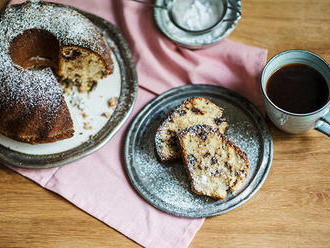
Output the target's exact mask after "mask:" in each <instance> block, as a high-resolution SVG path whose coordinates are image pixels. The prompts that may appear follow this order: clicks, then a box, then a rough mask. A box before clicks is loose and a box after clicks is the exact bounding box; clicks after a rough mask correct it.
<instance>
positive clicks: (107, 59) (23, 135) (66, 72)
mask: <svg viewBox="0 0 330 248" xmlns="http://www.w3.org/2000/svg"><path fill="white" fill-rule="evenodd" d="M0 44H1V46H0V133H1V134H3V135H5V136H8V137H10V138H13V139H15V140H18V141H22V142H27V143H31V144H36V143H47V142H54V141H58V140H62V139H65V138H69V137H72V136H73V133H74V128H73V123H72V119H71V116H70V113H69V110H68V107H67V104H66V102H65V100H64V97H63V95H62V89H61V87H60V85H59V82H64V83H71V84H74V85H76V86H78V87H79V90H80V91H81V92H86V91H89V90H90V89H91V88H92V87H93V86H94V85H95V83H96V81H97V80H98V79H100V78H103V77H105V76H107V75H109V74H111V73H112V70H113V63H112V60H111V55H110V52H109V48H108V47H107V45H106V42H105V40H104V38H103V36H102V35H101V34H100V32H99V31H98V30H97V29H96V27H95V26H94V24H93V23H92V22H91V21H89V20H88V19H87V18H86V17H84V16H83V15H81V14H80V13H78V12H77V11H75V10H73V9H71V8H69V7H66V6H63V5H59V4H54V3H46V2H40V1H32V0H31V1H28V2H25V3H23V4H17V5H12V6H10V7H8V8H7V9H6V10H5V11H4V12H3V13H2V14H1V16H0Z"/></svg>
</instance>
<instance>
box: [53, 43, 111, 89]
mask: <svg viewBox="0 0 330 248" xmlns="http://www.w3.org/2000/svg"><path fill="white" fill-rule="evenodd" d="M109 58H110V57H109ZM109 65H111V66H109ZM112 70H113V64H112V61H111V63H106V62H105V61H103V59H102V58H101V57H100V56H99V55H98V54H96V53H94V52H93V51H91V50H89V49H85V48H81V47H77V46H64V47H61V49H60V56H59V70H58V75H59V76H60V78H61V81H62V83H63V84H64V85H69V84H72V85H75V86H77V87H78V89H79V91H80V92H88V91H90V90H92V89H93V88H94V87H95V86H96V84H97V81H98V80H100V79H102V78H104V77H106V76H108V75H110V74H111V73H112Z"/></svg>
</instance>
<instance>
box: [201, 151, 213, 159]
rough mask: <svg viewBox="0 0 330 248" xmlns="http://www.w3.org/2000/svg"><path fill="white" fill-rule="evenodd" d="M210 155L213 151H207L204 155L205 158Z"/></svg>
mask: <svg viewBox="0 0 330 248" xmlns="http://www.w3.org/2000/svg"><path fill="white" fill-rule="evenodd" d="M210 155H211V153H209V152H207V153H205V154H204V155H203V158H207V157H208V156H210Z"/></svg>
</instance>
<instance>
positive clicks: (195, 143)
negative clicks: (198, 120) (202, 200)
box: [179, 125, 249, 199]
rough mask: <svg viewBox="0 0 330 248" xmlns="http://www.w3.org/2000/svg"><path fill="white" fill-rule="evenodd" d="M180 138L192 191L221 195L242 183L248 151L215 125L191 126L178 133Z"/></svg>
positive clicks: (217, 196)
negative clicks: (213, 126)
mask: <svg viewBox="0 0 330 248" xmlns="http://www.w3.org/2000/svg"><path fill="white" fill-rule="evenodd" d="M179 142H180V146H181V149H182V157H183V161H184V165H185V167H186V169H187V172H188V174H189V178H190V181H191V189H192V191H193V192H195V193H197V194H201V195H207V196H210V197H212V198H215V199H224V198H226V196H227V192H228V191H231V192H235V191H238V190H239V189H240V188H241V187H242V185H243V183H244V181H245V179H246V178H247V175H248V169H249V161H248V158H247V155H246V153H245V152H243V151H241V149H240V148H239V147H237V146H236V145H235V144H234V143H233V142H231V141H230V140H228V139H227V138H226V137H225V136H224V135H223V134H221V133H220V132H219V130H218V129H215V128H212V127H211V126H208V125H197V126H192V127H189V128H187V129H185V130H184V131H182V132H181V133H180V135H179Z"/></svg>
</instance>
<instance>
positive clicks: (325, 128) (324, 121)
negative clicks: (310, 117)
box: [315, 111, 330, 137]
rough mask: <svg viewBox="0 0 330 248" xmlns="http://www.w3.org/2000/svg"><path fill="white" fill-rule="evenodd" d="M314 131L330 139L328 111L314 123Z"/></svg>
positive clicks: (329, 116) (329, 115) (329, 114)
mask: <svg viewBox="0 0 330 248" xmlns="http://www.w3.org/2000/svg"><path fill="white" fill-rule="evenodd" d="M315 129H316V130H317V131H319V132H321V133H324V134H325V135H328V137H330V111H328V112H327V113H326V114H325V115H323V116H322V117H321V118H320V119H318V120H317V121H316V122H315Z"/></svg>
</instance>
